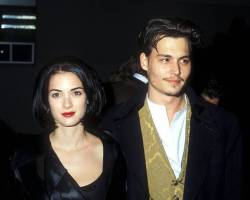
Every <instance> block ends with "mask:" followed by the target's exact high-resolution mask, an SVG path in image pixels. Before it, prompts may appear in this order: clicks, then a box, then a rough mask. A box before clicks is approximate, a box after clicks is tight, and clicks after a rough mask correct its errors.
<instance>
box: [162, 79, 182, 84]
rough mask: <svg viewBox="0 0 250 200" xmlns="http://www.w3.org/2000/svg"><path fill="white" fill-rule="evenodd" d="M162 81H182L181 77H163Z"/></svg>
mask: <svg viewBox="0 0 250 200" xmlns="http://www.w3.org/2000/svg"><path fill="white" fill-rule="evenodd" d="M163 80H164V81H167V82H169V83H180V82H181V81H184V80H183V79H182V78H177V79H176V78H163Z"/></svg>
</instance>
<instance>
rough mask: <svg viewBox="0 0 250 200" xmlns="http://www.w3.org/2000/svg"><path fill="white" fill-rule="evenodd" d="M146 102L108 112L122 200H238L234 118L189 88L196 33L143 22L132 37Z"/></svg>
mask: <svg viewBox="0 0 250 200" xmlns="http://www.w3.org/2000/svg"><path fill="white" fill-rule="evenodd" d="M139 41H140V49H141V51H140V63H141V66H142V68H143V69H144V70H146V71H147V76H148V80H149V83H148V91H147V95H146V98H141V99H140V100H139V99H138V98H134V100H132V101H129V102H127V103H126V104H123V105H120V106H119V107H117V108H114V109H113V110H111V112H110V113H109V114H107V115H106V117H105V118H104V120H103V122H102V124H101V127H102V128H105V129H107V130H109V131H110V132H111V133H112V134H114V136H115V137H116V139H117V140H118V142H119V143H120V146H121V149H122V151H123V154H124V157H125V160H126V164H127V193H128V196H127V199H131V200H144V199H154V200H170V199H171V200H172V199H175V200H181V199H184V200H217V199H218V200H221V199H227V200H229V199H234V200H235V199H240V182H241V180H240V171H241V142H240V130H239V126H238V123H237V120H236V118H235V117H234V116H233V115H231V114H229V113H228V112H226V111H223V110H222V109H221V108H218V107H216V106H213V105H210V104H206V103H204V101H201V99H200V98H199V97H198V96H196V95H195V94H194V92H193V91H192V89H191V88H190V87H189V86H188V80H189V78H190V74H191V68H192V67H191V66H192V60H191V50H192V46H193V45H195V44H198V43H199V41H200V35H199V32H198V31H197V29H196V26H194V25H193V24H191V23H190V22H188V21H185V20H181V19H174V20H170V19H153V20H150V21H149V22H148V24H147V26H146V27H145V28H144V30H143V31H142V32H141V34H140V36H139Z"/></svg>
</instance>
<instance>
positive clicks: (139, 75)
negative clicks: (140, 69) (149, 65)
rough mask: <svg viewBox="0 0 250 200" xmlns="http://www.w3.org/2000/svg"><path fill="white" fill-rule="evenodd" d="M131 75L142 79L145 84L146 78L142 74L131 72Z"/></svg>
mask: <svg viewBox="0 0 250 200" xmlns="http://www.w3.org/2000/svg"><path fill="white" fill-rule="evenodd" d="M133 77H134V78H136V79H138V80H140V81H142V82H143V83H145V84H147V83H148V79H147V77H145V76H143V75H142V74H139V73H134V74H133Z"/></svg>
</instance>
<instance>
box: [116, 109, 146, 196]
mask: <svg viewBox="0 0 250 200" xmlns="http://www.w3.org/2000/svg"><path fill="white" fill-rule="evenodd" d="M139 121H140V120H139V116H138V114H137V113H133V114H132V115H131V116H130V117H128V118H126V119H125V120H123V121H122V123H121V124H120V125H118V127H119V130H118V131H119V132H120V133H121V134H120V144H121V147H122V150H123V153H124V155H125V158H126V162H127V166H128V170H129V173H130V174H131V175H132V176H134V178H135V179H134V180H135V181H137V183H138V184H139V185H140V188H141V189H142V192H143V194H145V196H147V195H148V184H147V173H146V165H145V157H144V149H143V143H142V136H141V128H140V123H139ZM131 122H133V123H131ZM128 144H129V147H128Z"/></svg>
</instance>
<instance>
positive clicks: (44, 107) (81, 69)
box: [33, 57, 106, 130]
mask: <svg viewBox="0 0 250 200" xmlns="http://www.w3.org/2000/svg"><path fill="white" fill-rule="evenodd" d="M59 72H72V73H73V74H75V75H76V76H77V77H78V78H79V79H80V81H81V82H82V84H83V87H84V91H85V93H86V96H87V101H88V104H87V107H86V113H85V115H84V117H83V119H82V120H81V121H82V122H85V121H87V120H90V119H91V118H92V117H95V116H97V115H98V114H99V113H100V112H101V110H102V107H103V106H104V104H105V101H106V98H105V93H104V90H103V88H102V86H101V84H100V82H99V80H98V78H97V75H96V73H95V71H94V70H93V69H91V68H90V67H89V66H88V65H87V64H86V63H84V62H83V61H81V60H80V59H79V58H76V57H58V58H56V59H54V60H53V61H51V62H50V63H48V64H47V65H46V66H45V67H44V68H42V69H41V71H40V72H39V74H38V77H37V79H36V83H35V87H34V93H33V115H34V117H35V119H36V120H37V121H38V122H39V124H40V125H41V126H42V127H43V128H48V129H49V130H54V129H55V128H56V126H55V123H54V119H53V117H52V115H51V112H50V107H49V102H48V86H49V81H50V78H51V76H52V75H54V74H57V73H59Z"/></svg>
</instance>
